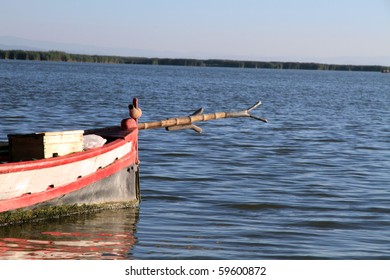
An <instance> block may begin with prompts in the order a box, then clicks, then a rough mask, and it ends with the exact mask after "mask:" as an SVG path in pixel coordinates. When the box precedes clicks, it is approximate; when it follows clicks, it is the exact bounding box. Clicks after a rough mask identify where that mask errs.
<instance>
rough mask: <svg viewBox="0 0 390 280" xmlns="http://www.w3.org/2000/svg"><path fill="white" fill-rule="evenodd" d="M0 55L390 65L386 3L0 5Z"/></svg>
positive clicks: (255, 0) (165, 0) (221, 0)
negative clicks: (51, 52) (29, 51)
mask: <svg viewBox="0 0 390 280" xmlns="http://www.w3.org/2000/svg"><path fill="white" fill-rule="evenodd" d="M0 9H1V10H0V26H1V28H0V48H1V47H4V45H7V44H8V45H9V44H11V43H10V42H9V41H10V36H12V38H13V39H15V38H19V39H25V41H23V45H24V46H26V44H27V46H26V47H29V45H30V47H31V48H33V47H34V48H37V46H38V45H39V48H45V47H46V48H49V49H51V48H53V46H55V47H56V48H61V49H60V50H63V51H78V52H79V53H89V54H94V53H96V54H107V55H126V56H148V57H170V58H199V59H209V58H219V59H239V60H262V61H272V60H273V61H275V60H278V61H297V62H322V63H341V64H343V63H350V64H379V65H390V0H107V1H103V0H66V1H62V0H57V1H55V0H34V1H31V0H0Z"/></svg>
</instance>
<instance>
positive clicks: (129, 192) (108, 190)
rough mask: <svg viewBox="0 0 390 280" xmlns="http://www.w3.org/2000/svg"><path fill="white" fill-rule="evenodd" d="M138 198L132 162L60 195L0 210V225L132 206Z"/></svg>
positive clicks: (137, 171)
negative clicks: (19, 207) (34, 203)
mask: <svg viewBox="0 0 390 280" xmlns="http://www.w3.org/2000/svg"><path fill="white" fill-rule="evenodd" d="M140 200H141V196H140V183H139V169H138V165H137V164H132V165H130V166H128V167H125V168H123V169H121V170H120V171H118V172H116V173H114V174H112V175H110V176H108V177H105V178H103V179H101V180H98V181H96V182H93V183H91V184H89V185H87V186H86V187H84V188H82V189H79V190H77V191H74V192H71V193H68V194H64V195H62V196H61V197H58V198H55V199H52V200H48V201H45V202H42V203H38V204H36V205H33V206H30V207H28V208H23V209H18V210H14V211H8V212H5V213H0V225H5V224H10V223H17V222H24V221H31V220H40V219H47V218H52V217H59V216H68V215H72V214H78V213H83V212H91V211H97V210H102V209H112V208H125V207H136V206H138V204H139V202H140Z"/></svg>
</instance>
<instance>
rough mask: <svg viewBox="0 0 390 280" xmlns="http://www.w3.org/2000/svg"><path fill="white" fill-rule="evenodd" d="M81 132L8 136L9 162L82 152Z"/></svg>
mask: <svg viewBox="0 0 390 280" xmlns="http://www.w3.org/2000/svg"><path fill="white" fill-rule="evenodd" d="M83 134H84V131H83V130H71V131H61V132H43V133H32V134H10V135H8V141H9V145H10V156H11V161H23V160H31V159H43V158H51V157H56V156H64V155H67V154H70V153H74V152H80V151H82V150H83Z"/></svg>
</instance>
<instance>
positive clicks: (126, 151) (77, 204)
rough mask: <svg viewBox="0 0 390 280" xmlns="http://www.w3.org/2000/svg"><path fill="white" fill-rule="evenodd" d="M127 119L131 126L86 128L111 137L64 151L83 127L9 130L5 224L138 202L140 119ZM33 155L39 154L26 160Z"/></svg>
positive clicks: (0, 186)
mask: <svg viewBox="0 0 390 280" xmlns="http://www.w3.org/2000/svg"><path fill="white" fill-rule="evenodd" d="M134 103H136V100H135V101H134ZM126 123H127V127H126V129H123V128H122V127H121V126H116V127H108V128H101V129H94V130H88V131H85V132H84V133H83V131H81V136H82V138H84V137H83V136H85V135H93V136H95V137H102V139H105V140H106V143H105V144H104V145H103V146H100V147H95V148H91V149H88V150H83V149H80V151H76V152H73V153H70V154H66V155H62V154H61V152H63V151H64V147H68V150H69V147H70V150H72V148H74V147H75V146H77V145H76V144H78V143H79V141H76V140H75V138H76V139H77V138H78V137H79V136H80V131H67V132H59V133H56V132H53V133H37V134H28V135H9V140H10V141H9V145H7V146H3V147H2V149H1V150H2V151H3V153H2V156H1V158H0V162H2V164H0V224H6V223H11V222H14V221H16V220H18V221H19V220H31V219H40V218H44V217H46V216H58V215H67V214H72V213H74V212H80V211H86V210H87V211H88V210H93V209H95V208H99V209H101V208H112V207H124V206H136V205H137V204H138V203H139V201H140V190H139V168H138V166H139V159H138V128H137V121H136V120H135V119H132V118H129V119H126ZM42 139H43V145H40V144H41V143H42ZM53 139H54V140H53ZM64 139H65V140H68V141H65V140H64ZM69 139H71V140H72V141H69ZM55 141H57V143H55ZM69 142H70V143H69ZM75 143H76V144H75ZM18 149H20V150H22V152H19V151H18ZM56 149H57V151H58V152H59V153H60V154H58V153H53V155H54V157H50V156H47V155H41V156H40V158H39V154H42V153H43V152H42V150H44V151H46V152H47V151H49V152H53V151H56ZM13 150H14V151H13ZM65 150H66V149H65ZM7 152H8V153H7ZM65 153H66V151H65ZM31 155H33V157H35V158H36V156H37V155H38V158H39V159H35V160H32V159H30V160H26V156H27V157H28V156H30V157H31ZM45 157H46V158H45ZM15 160H18V161H16V162H15ZM19 160H22V161H19Z"/></svg>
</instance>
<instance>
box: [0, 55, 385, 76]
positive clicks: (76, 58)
mask: <svg viewBox="0 0 390 280" xmlns="http://www.w3.org/2000/svg"><path fill="white" fill-rule="evenodd" d="M0 59H16V60H38V61H39V60H40V61H58V62H89V63H114V64H149V65H176V66H204V67H236V68H264V69H301V70H338V71H376V72H380V71H384V70H386V69H388V67H384V66H380V65H341V64H323V63H307V62H272V61H271V62H264V61H244V60H225V59H206V60H203V59H185V58H146V57H124V56H107V55H85V54H71V53H66V52H61V51H26V50H0Z"/></svg>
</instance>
